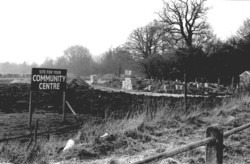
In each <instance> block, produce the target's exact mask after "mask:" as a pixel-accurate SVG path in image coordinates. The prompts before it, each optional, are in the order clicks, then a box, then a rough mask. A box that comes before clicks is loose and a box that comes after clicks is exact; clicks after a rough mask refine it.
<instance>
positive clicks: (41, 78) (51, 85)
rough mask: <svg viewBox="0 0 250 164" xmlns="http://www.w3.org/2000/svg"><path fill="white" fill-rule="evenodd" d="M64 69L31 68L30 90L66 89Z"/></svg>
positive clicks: (65, 72)
mask: <svg viewBox="0 0 250 164" xmlns="http://www.w3.org/2000/svg"><path fill="white" fill-rule="evenodd" d="M66 78H67V70H66V69H50V68H32V75H31V90H32V91H64V90H65V89H66Z"/></svg>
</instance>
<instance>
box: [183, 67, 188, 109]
mask: <svg viewBox="0 0 250 164" xmlns="http://www.w3.org/2000/svg"><path fill="white" fill-rule="evenodd" d="M184 103H185V110H186V112H187V111H188V106H187V73H186V71H185V72H184Z"/></svg>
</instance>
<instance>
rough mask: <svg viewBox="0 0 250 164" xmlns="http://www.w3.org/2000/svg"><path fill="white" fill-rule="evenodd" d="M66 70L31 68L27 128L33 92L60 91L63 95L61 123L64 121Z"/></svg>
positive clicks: (30, 114)
mask: <svg viewBox="0 0 250 164" xmlns="http://www.w3.org/2000/svg"><path fill="white" fill-rule="evenodd" d="M66 78H67V70H66V69H50V68H32V74H31V91H30V101H29V127H31V124H32V113H33V110H32V108H33V105H32V92H33V91H61V92H62V93H63V102H62V110H63V121H65V119H66V113H65V97H66V94H65V90H66Z"/></svg>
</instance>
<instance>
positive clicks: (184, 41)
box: [158, 0, 210, 110]
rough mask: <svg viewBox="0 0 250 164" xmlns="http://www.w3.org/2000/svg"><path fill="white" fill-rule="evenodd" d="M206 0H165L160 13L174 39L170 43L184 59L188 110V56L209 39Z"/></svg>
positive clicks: (167, 31)
mask: <svg viewBox="0 0 250 164" xmlns="http://www.w3.org/2000/svg"><path fill="white" fill-rule="evenodd" d="M205 1H206V0H175V1H173V0H170V1H168V2H165V1H164V8H163V11H162V12H160V13H158V15H159V17H160V19H161V22H163V23H164V30H165V32H166V33H167V34H168V35H169V37H170V38H172V40H169V41H170V44H172V45H173V47H175V48H176V49H178V53H179V54H180V53H181V54H182V55H183V58H184V60H183V61H186V62H185V63H184V66H183V67H184V68H183V69H184V70H183V71H184V81H185V87H184V88H185V106H186V110H187V76H186V75H187V72H188V62H187V61H188V58H189V56H191V55H192V53H193V52H194V50H195V48H196V47H199V46H201V45H202V44H203V43H204V42H207V41H208V40H209V38H210V37H209V35H208V34H209V25H208V23H207V21H206V14H207V11H208V9H209V8H208V7H205Z"/></svg>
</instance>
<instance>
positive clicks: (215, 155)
mask: <svg viewBox="0 0 250 164" xmlns="http://www.w3.org/2000/svg"><path fill="white" fill-rule="evenodd" d="M206 137H212V138H213V139H214V140H213V141H212V142H210V143H208V144H207V146H206V164H222V163H223V129H222V127H221V126H219V125H217V124H215V125H211V126H209V127H208V128H207V130H206Z"/></svg>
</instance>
